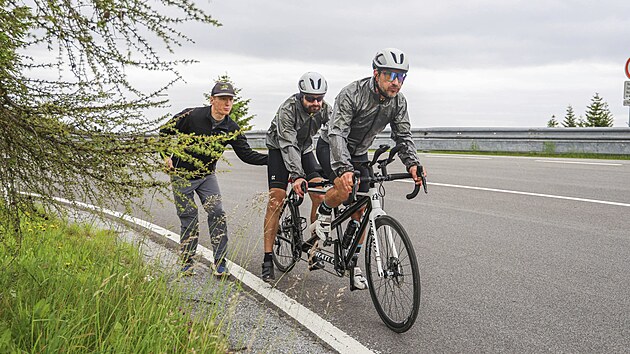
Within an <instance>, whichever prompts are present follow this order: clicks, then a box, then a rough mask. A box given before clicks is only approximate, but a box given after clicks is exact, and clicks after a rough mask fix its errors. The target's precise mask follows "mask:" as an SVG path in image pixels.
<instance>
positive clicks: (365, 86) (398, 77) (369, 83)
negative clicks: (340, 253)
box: [316, 48, 422, 290]
mask: <svg viewBox="0 0 630 354" xmlns="http://www.w3.org/2000/svg"><path fill="white" fill-rule="evenodd" d="M372 68H373V74H372V76H371V77H367V78H364V79H361V80H357V81H355V82H352V83H351V84H350V85H348V86H346V87H344V88H343V89H342V90H341V91H340V92H339V94H338V95H337V97H336V98H335V106H334V109H333V115H332V117H331V121H330V122H329V123H328V125H327V127H326V128H325V129H322V132H321V134H320V135H321V138H320V139H319V140H318V143H317V158H318V160H319V162H320V163H321V165H322V169H323V171H324V174H325V175H326V176H327V177H329V178H330V179H331V180H334V183H335V186H334V187H333V188H331V189H330V190H329V191H328V192H327V193H326V196H325V199H324V202H322V203H321V204H320V206H319V208H318V210H317V221H316V223H317V224H318V225H317V227H316V233H317V236H318V237H319V238H325V237H326V235H327V234H328V233H329V232H330V214H331V210H332V208H334V207H336V206H338V205H340V204H341V203H342V202H343V201H344V200H346V199H347V198H348V194H349V193H350V192H351V191H352V185H353V171H354V170H358V171H361V174H362V175H367V174H368V171H369V170H368V167H367V163H368V149H369V147H370V146H371V145H372V143H373V142H374V139H375V138H376V135H377V134H379V133H380V132H382V131H383V130H384V129H385V127H386V126H387V125H388V124H389V126H390V128H391V131H392V139H393V140H394V141H395V142H396V144H400V145H402V146H403V148H402V149H401V150H400V152H399V153H398V156H399V157H400V158H401V160H402V162H403V163H404V164H405V166H406V167H407V170H408V171H409V173H411V175H412V176H413V179H414V180H415V182H416V184H421V183H422V180H421V179H420V178H419V177H418V176H417V174H416V171H417V168H418V166H420V160H419V159H418V156H417V153H416V147H415V144H414V142H413V140H412V138H411V124H410V122H409V115H408V113H407V100H406V99H405V97H404V96H403V95H402V94H401V93H400V89H401V88H402V85H403V83H404V81H405V78H406V77H407V71H409V61H408V60H407V56H406V55H405V53H403V52H402V51H400V50H398V49H395V48H386V49H383V50H380V51H378V52H377V53H376V55H375V56H374V59H373V60H372ZM368 189H369V186H367V185H360V186H359V191H361V192H366V191H367V190H368ZM359 216H360V215H359V214H357V215H355V217H354V219H355V220H358V219H359ZM363 237H365V235H363ZM361 243H363V240H361ZM360 250H361V245H359V248H358V249H357V254H358V252H359V251H360ZM355 256H356V255H355ZM350 276H351V279H352V283H351V290H357V289H358V290H364V289H367V282H366V281H365V278H364V277H363V276H362V273H361V269H359V268H358V267H355V268H354V269H353V270H352V271H351V274H350Z"/></svg>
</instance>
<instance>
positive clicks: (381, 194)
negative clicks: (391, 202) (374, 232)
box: [377, 181, 385, 208]
mask: <svg viewBox="0 0 630 354" xmlns="http://www.w3.org/2000/svg"><path fill="white" fill-rule="evenodd" d="M377 193H378V196H379V197H380V198H381V204H382V205H381V208H385V187H383V181H381V182H380V183H379V184H378V192H377Z"/></svg>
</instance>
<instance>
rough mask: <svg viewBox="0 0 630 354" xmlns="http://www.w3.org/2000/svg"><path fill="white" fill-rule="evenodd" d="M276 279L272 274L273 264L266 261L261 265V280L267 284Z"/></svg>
mask: <svg viewBox="0 0 630 354" xmlns="http://www.w3.org/2000/svg"><path fill="white" fill-rule="evenodd" d="M275 279H276V276H275V275H274V274H273V262H272V261H266V262H263V264H262V280H263V281H264V282H267V283H269V282H270V281H273V280H275Z"/></svg>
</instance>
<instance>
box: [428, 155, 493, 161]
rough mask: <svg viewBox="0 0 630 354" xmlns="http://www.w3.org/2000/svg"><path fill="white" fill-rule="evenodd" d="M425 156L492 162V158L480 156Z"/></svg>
mask: <svg viewBox="0 0 630 354" xmlns="http://www.w3.org/2000/svg"><path fill="white" fill-rule="evenodd" d="M425 156H426V157H444V158H447V159H469V160H492V157H480V156H458V155H434V154H427V155H425Z"/></svg>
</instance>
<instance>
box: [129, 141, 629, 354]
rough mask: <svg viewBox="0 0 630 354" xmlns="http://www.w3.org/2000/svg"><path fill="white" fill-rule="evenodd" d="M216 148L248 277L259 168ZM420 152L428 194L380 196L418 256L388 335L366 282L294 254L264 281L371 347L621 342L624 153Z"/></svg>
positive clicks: (168, 213)
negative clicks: (404, 320)
mask: <svg viewBox="0 0 630 354" xmlns="http://www.w3.org/2000/svg"><path fill="white" fill-rule="evenodd" d="M226 157H227V158H228V159H229V161H230V162H231V163H232V164H231V166H229V165H228V164H226V163H221V164H220V167H221V168H223V169H226V170H229V171H226V172H225V173H222V174H221V175H220V176H219V180H220V184H221V189H222V193H223V196H224V206H225V209H226V212H227V213H228V218H229V221H228V223H229V224H228V227H229V233H230V250H231V257H230V259H232V260H233V261H235V262H237V263H239V264H241V265H242V266H243V267H245V268H247V269H248V270H249V271H250V272H252V273H254V274H255V275H259V274H260V264H261V262H262V219H263V215H264V208H265V191H266V189H267V182H266V168H265V167H259V166H250V165H246V164H243V163H242V162H240V161H239V160H238V159H236V158H235V155H233V153H231V152H227V153H226ZM421 158H422V161H423V163H424V165H425V166H426V167H427V170H428V173H429V194H428V195H424V194H423V193H421V195H419V196H418V197H417V198H416V199H414V200H412V201H408V200H406V199H405V197H404V195H405V194H406V193H408V192H409V191H410V190H411V188H412V186H411V184H408V183H404V182H392V183H388V184H387V185H386V190H387V196H386V198H385V208H384V209H385V210H386V211H387V212H388V214H390V215H392V216H394V217H395V218H397V219H398V220H399V221H400V222H401V223H402V224H403V225H404V227H405V228H406V230H407V231H408V233H409V235H410V236H411V238H412V240H413V242H414V248H415V251H416V254H417V256H418V259H419V264H420V272H421V277H422V297H421V308H420V314H419V316H418V320H417V322H416V324H415V325H414V327H412V328H411V329H410V330H409V331H408V332H407V333H404V334H396V333H393V332H392V331H390V330H389V329H388V328H387V327H386V326H385V325H384V324H383V323H382V322H381V320H380V318H379V317H378V314H377V313H376V311H375V310H374V307H373V305H372V302H371V299H370V296H369V293H368V292H357V291H355V292H350V291H348V280H347V278H338V277H336V276H333V275H330V274H328V273H325V272H322V271H316V272H309V271H308V270H307V269H306V265H305V263H304V262H300V264H298V266H296V268H295V269H294V270H293V271H291V272H290V273H289V274H287V275H286V276H285V277H284V278H282V279H281V280H280V281H279V282H278V284H277V287H278V288H279V289H283V290H284V291H285V292H286V293H287V294H289V295H290V296H292V297H293V298H295V299H297V300H298V301H299V302H300V303H302V304H304V305H305V306H307V307H308V308H310V309H311V310H313V311H315V312H317V313H318V314H319V315H320V316H321V317H323V318H325V319H327V320H329V321H330V322H332V323H333V324H335V325H336V326H337V327H339V328H340V329H342V330H343V331H345V332H346V333H348V334H350V335H351V336H353V337H354V338H356V339H357V340H359V341H360V342H361V343H363V344H364V345H365V346H367V347H368V348H370V349H372V350H374V351H376V352H382V353H400V352H414V353H416V352H417V353H424V352H426V353H429V352H431V353H432V352H449V353H450V352H598V353H603V352H610V353H613V352H614V353H623V352H625V353H630V216H629V215H630V161H608V160H568V159H540V158H523V157H485V156H453V155H432V154H428V155H421ZM396 170H402V165H398V166H397V167H395V168H392V169H390V172H396ZM471 187H472V188H471ZM145 202H146V205H148V206H150V208H151V210H152V215H151V216H148V215H144V214H140V213H139V214H138V215H136V216H139V217H142V218H144V219H147V220H149V221H152V222H154V223H156V224H158V225H160V226H163V227H166V228H168V229H170V230H172V231H175V232H179V226H178V219H177V217H176V216H175V209H174V206H173V205H172V204H170V202H168V201H165V200H160V198H156V197H149V196H147V199H146V201H145ZM305 204H306V203H305ZM308 210H309V208H308V206H303V209H302V211H303V213H307V212H308ZM204 230H207V228H205V225H203V224H202V232H203V231H204ZM204 234H205V235H207V233H202V238H203V235H204ZM201 243H202V244H204V245H206V246H207V245H208V240H207V239H202V240H201ZM276 272H277V274H276V275H277V276H278V275H280V274H278V271H276Z"/></svg>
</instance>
